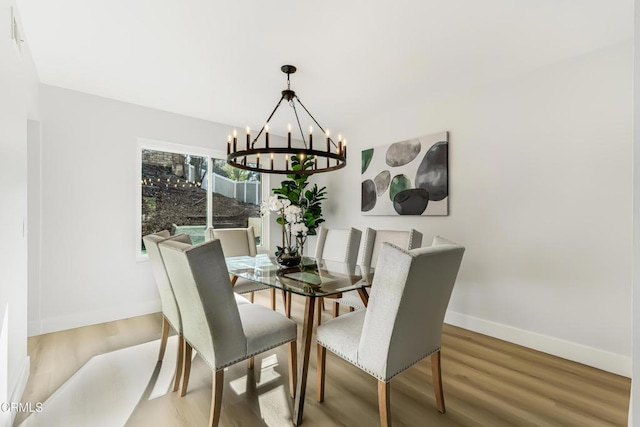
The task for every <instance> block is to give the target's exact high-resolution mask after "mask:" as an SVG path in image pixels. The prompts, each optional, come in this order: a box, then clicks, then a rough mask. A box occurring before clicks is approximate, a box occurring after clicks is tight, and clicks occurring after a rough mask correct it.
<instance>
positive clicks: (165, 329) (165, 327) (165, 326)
mask: <svg viewBox="0 0 640 427" xmlns="http://www.w3.org/2000/svg"><path fill="white" fill-rule="evenodd" d="M169 329H171V326H170V325H169V321H168V320H167V318H166V317H164V315H162V338H160V352H159V353H158V362H162V359H164V351H165V350H166V349H167V340H168V339H169Z"/></svg>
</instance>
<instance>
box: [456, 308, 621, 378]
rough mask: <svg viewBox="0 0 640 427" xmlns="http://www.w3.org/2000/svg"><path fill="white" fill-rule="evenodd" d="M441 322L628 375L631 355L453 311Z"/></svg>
mask: <svg viewBox="0 0 640 427" xmlns="http://www.w3.org/2000/svg"><path fill="white" fill-rule="evenodd" d="M444 321H445V323H448V324H450V325H454V326H459V327H461V328H464V329H469V330H470V331H474V332H478V333H481V334H484V335H489V336H491V337H494V338H498V339H501V340H504V341H508V342H512V343H514V344H518V345H522V346H524V347H528V348H532V349H534V350H538V351H542V352H544V353H548V354H552V355H554V356H558V357H562V358H563V359H568V360H572V361H574V362H578V363H582V364H584V365H587V366H592V367H594V368H598V369H602V370H603V371H607V372H612V373H614V374H617V375H622V376H625V377H628V378H631V357H628V356H623V355H621V354H616V353H611V352H608V351H604V350H600V349H598V348H594V347H589V346H586V345H583V344H578V343H575V342H571V341H565V340H562V339H559V338H554V337H550V336H547V335H542V334H538V333H536V332H531V331H527V330H524V329H519V328H514V327H513V326H507V325H503V324H501V323H496V322H492V321H490V320H485V319H480V318H478V317H473V316H469V315H466V314H462V313H457V312H455V311H447V315H446V316H445V319H444Z"/></svg>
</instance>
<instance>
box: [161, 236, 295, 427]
mask: <svg viewBox="0 0 640 427" xmlns="http://www.w3.org/2000/svg"><path fill="white" fill-rule="evenodd" d="M160 253H161V254H162V258H163V259H164V262H165V265H166V267H167V273H168V275H169V278H170V280H171V284H172V285H173V289H174V293H175V296H176V301H177V302H178V307H179V308H180V312H181V314H182V330H183V335H184V340H185V344H184V346H185V350H184V356H185V357H184V360H185V362H184V368H183V376H182V390H181V396H184V395H185V393H186V391H187V387H188V385H189V374H190V372H191V353H192V350H193V349H195V350H196V351H197V352H198V354H199V355H200V357H201V358H202V359H203V360H204V362H205V363H206V364H207V365H209V367H210V368H211V369H212V371H213V395H212V402H211V416H210V425H211V426H217V425H218V421H219V418H220V409H221V403H222V386H223V380H224V368H226V367H228V366H231V365H233V364H236V363H238V362H240V361H243V360H247V359H250V358H252V357H253V356H255V355H257V354H260V353H262V352H265V351H267V350H270V349H272V348H275V347H277V346H280V345H282V344H286V343H289V391H290V394H291V396H292V397H293V396H294V393H295V376H296V336H297V333H296V324H295V322H293V321H292V320H290V319H287V318H286V317H284V316H283V315H281V314H279V313H276V312H274V311H271V310H269V309H268V308H266V307H263V306H260V305H254V304H234V303H233V302H234V293H233V290H232V288H231V283H230V279H229V272H228V270H227V266H226V263H225V260H224V254H223V252H222V246H221V242H220V240H217V239H216V240H212V241H209V242H205V243H203V244H201V245H197V246H191V245H185V244H183V243H180V242H175V241H166V242H162V243H160Z"/></svg>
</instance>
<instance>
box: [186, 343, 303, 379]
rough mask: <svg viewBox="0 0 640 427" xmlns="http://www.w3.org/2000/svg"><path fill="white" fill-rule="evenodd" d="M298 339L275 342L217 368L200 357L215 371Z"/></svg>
mask: <svg viewBox="0 0 640 427" xmlns="http://www.w3.org/2000/svg"><path fill="white" fill-rule="evenodd" d="M296 339H297V338H294V339H290V340H286V341H282V342H281V343H279V344H274V345H272V346H271V347H267V348H265V349H264V350H260V351H258V352H256V353H253V354H250V355H248V356H246V357H241V358H239V359H236V360H234V361H232V362H229V363H227V364H226V365H222V366H219V367H217V368H214V367H213V366H211V364H210V363H209V362H208V361H207V360H206V359H205V358H204V357H200V358H201V359H202V360H204V363H206V364H207V366H209V368H211V370H212V371H214V372H215V371H219V370H220V369H224V368H228V367H229V366H232V365H235V364H236V363H239V362H242V361H243V360H247V359H249V358H251V357H253V356H257V355H258V354H262V353H264V352H265V351H269V350H272V349H274V348H276V347H280V346H281V345H283V344H286V343H288V342H291V341H296ZM185 341H187V343H188V344H189V345H191V343H190V342H189V340H187V339H185ZM191 347H192V348H193V346H192V345H191ZM193 349H194V350H196V349H195V348H193ZM197 351H198V350H196V352H197Z"/></svg>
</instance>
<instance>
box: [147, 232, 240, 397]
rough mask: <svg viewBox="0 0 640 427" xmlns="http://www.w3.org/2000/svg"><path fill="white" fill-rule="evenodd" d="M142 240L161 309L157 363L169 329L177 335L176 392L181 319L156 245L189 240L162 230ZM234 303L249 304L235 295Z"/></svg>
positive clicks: (179, 368)
mask: <svg viewBox="0 0 640 427" xmlns="http://www.w3.org/2000/svg"><path fill="white" fill-rule="evenodd" d="M142 240H143V241H144V246H145V248H146V249H147V255H149V261H150V262H151V270H152V271H153V277H154V279H155V281H156V286H157V287H158V293H159V294H160V304H161V307H162V338H161V339H160V352H159V354H158V361H159V362H161V361H162V359H164V352H165V349H166V347H167V340H168V338H169V332H170V329H171V328H173V330H175V331H176V333H177V334H178V357H177V359H176V373H175V380H174V385H173V391H177V390H178V388H179V386H180V374H181V373H182V364H183V350H184V345H183V340H184V338H183V336H182V318H181V316H180V309H179V308H178V303H177V302H176V298H175V293H174V292H173V287H172V285H171V281H170V280H169V276H168V275H167V269H166V267H165V263H164V260H163V259H162V254H161V253H160V248H159V247H158V245H159V244H160V243H161V242H164V241H167V240H175V241H177V242H181V243H184V244H186V245H190V244H191V238H190V237H189V236H188V235H186V234H176V235H175V236H171V235H170V234H169V231H167V230H163V231H160V232H158V233H154V234H149V235H148V236H144V237H143V238H142ZM235 301H236V304H249V301H248V300H247V299H246V298H243V297H242V296H240V295H235Z"/></svg>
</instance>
